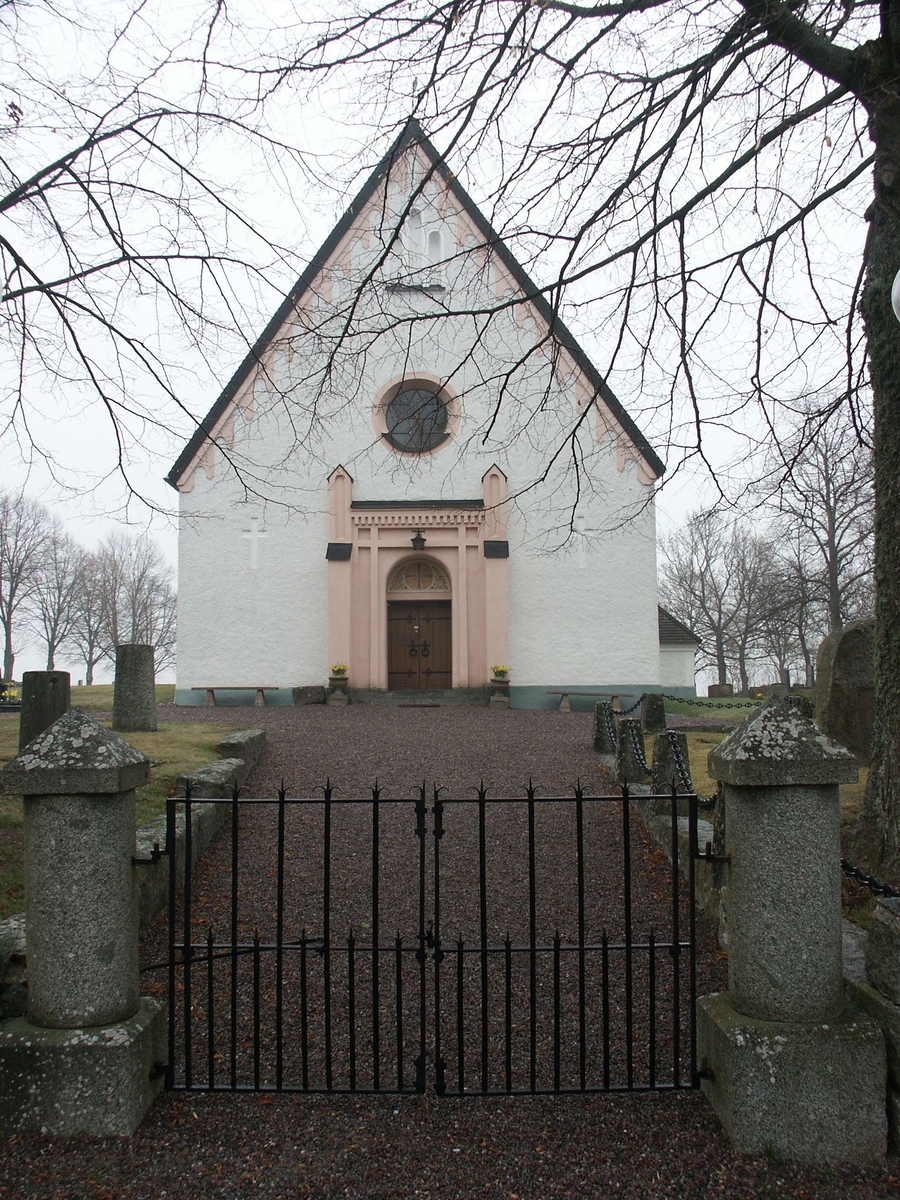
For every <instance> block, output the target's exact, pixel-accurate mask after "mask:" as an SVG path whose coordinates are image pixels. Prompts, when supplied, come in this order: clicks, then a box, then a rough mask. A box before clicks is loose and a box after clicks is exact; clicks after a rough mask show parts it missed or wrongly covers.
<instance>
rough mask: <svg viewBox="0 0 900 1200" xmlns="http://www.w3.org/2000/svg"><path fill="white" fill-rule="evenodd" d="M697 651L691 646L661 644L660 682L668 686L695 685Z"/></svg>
mask: <svg viewBox="0 0 900 1200" xmlns="http://www.w3.org/2000/svg"><path fill="white" fill-rule="evenodd" d="M694 657H695V651H694V649H693V647H691V646H660V648H659V670H660V676H661V678H660V683H661V684H662V686H663V687H664V688H667V687H693V686H694V674H695V670H694Z"/></svg>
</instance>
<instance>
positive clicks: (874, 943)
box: [866, 896, 900, 1086]
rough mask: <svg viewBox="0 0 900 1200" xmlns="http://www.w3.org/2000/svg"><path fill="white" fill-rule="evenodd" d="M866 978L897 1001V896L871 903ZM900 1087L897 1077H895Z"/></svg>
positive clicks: (899, 954) (899, 907)
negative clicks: (872, 910) (873, 909)
mask: <svg viewBox="0 0 900 1200" xmlns="http://www.w3.org/2000/svg"><path fill="white" fill-rule="evenodd" d="M866 977H867V978H868V981H869V983H871V984H872V986H873V987H875V988H877V989H878V991H879V992H881V993H882V995H884V996H887V998H888V999H889V1000H891V1001H893V1003H894V1004H900V897H898V896H882V897H881V898H880V899H879V900H877V901H876V903H875V911H874V912H873V913H872V923H871V925H870V926H869V936H868V939H867V941H866ZM898 1086H900V1080H898Z"/></svg>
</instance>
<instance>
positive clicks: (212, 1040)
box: [206, 925, 216, 1091]
mask: <svg viewBox="0 0 900 1200" xmlns="http://www.w3.org/2000/svg"><path fill="white" fill-rule="evenodd" d="M213 1004H214V995H213V931H212V926H211V925H210V927H209V930H208V931H207V934H206V1042H207V1045H206V1065H207V1074H208V1076H209V1090H210V1091H213V1089H214V1088H215V1086H216V1078H215V1076H216V1066H215V1063H216V1026H215V1019H214V1013H213Z"/></svg>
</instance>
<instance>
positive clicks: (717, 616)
mask: <svg viewBox="0 0 900 1200" xmlns="http://www.w3.org/2000/svg"><path fill="white" fill-rule="evenodd" d="M730 543H731V535H730V533H729V530H728V528H727V526H726V524H725V522H724V520H723V519H722V517H721V515H719V514H717V513H715V512H713V511H709V512H698V513H694V515H693V516H691V517H690V518H689V519H688V520H687V522H686V523H685V525H684V526H683V528H682V529H681V530H679V531H678V532H677V533H676V534H674V535H673V536H672V537H670V538H669V539H668V540H667V541H665V542H664V543H663V569H662V572H661V578H660V596H661V599H662V602H663V604H664V605H665V607H666V608H668V609H669V610H670V611H671V613H672V615H673V616H675V617H677V618H678V619H679V620H680V621H683V622H684V623H685V624H686V625H687V626H689V627H690V628H691V629H693V630H694V632H695V633H696V634H697V636H698V637H699V638H700V640H701V644H702V645H701V659H700V665H701V666H711V667H712V668H713V669H714V670H715V672H716V679H717V682H718V683H720V684H722V683H727V682H728V657H729V655H728V651H729V644H730V642H731V638H732V633H733V629H734V626H735V621H736V619H737V613H736V603H735V600H736V597H735V588H734V585H733V581H732V577H731V568H730V555H729V547H730Z"/></svg>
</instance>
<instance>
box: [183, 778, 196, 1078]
mask: <svg viewBox="0 0 900 1200" xmlns="http://www.w3.org/2000/svg"><path fill="white" fill-rule="evenodd" d="M191 825H192V821H191V789H190V788H189V787H186V788H185V789H184V914H183V915H184V1086H185V1087H186V1088H188V1089H189V1088H190V1087H191V1086H192V1084H193V1063H192V1049H193V1047H192V1044H191V1034H192V1029H191V1026H192V1019H191V1008H192V1007H193V1005H192V1000H191V958H192V957H193V953H194V946H193V943H192V941H191V856H192V854H193V839H192V836H191V834H192V830H191Z"/></svg>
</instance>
